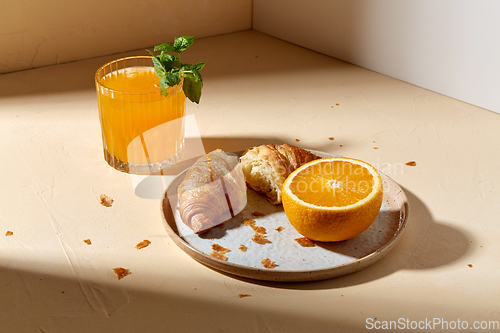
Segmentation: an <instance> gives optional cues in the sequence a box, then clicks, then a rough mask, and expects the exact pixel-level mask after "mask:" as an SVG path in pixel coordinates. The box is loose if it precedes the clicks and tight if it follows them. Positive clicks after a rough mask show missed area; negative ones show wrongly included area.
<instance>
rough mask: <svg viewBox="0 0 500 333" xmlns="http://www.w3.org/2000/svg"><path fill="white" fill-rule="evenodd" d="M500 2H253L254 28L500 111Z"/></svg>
mask: <svg viewBox="0 0 500 333" xmlns="http://www.w3.org/2000/svg"><path fill="white" fill-rule="evenodd" d="M499 13H500V1H498V0H474V1H470V0H440V1H435V0H405V1H402V0H309V1H308V2H307V5H306V4H305V2H304V1H302V0H254V21H253V29H255V30H258V31H261V32H264V33H266V34H269V35H271V36H275V37H278V38H281V39H284V40H286V41H289V42H292V43H295V44H298V45H301V46H304V47H306V48H309V49H312V50H315V51H318V52H321V53H324V54H327V55H330V56H332V57H335V58H338V59H341V60H344V61H347V62H350V63H353V64H356V65H358V66H361V67H364V68H368V69H371V70H374V71H377V72H380V73H383V74H386V75H389V76H392V77H395V78H397V79H400V80H403V81H406V82H410V83H413V84H415V85H418V86H421V87H424V88H426V89H430V90H432V91H436V92H438V93H441V94H444V95H447V96H450V97H453V98H456V99H459V100H462V101H465V102H468V103H471V104H474V105H477V106H480V107H483V108H486V109H489V110H492V111H496V112H500V98H499V97H498V96H499V92H500V79H499V78H500V35H499V34H500V19H499Z"/></svg>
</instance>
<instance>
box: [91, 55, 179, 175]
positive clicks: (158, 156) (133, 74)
mask: <svg viewBox="0 0 500 333" xmlns="http://www.w3.org/2000/svg"><path fill="white" fill-rule="evenodd" d="M136 58H137V57H134V58H124V59H120V60H117V61H115V62H112V63H110V64H111V65H109V64H108V65H109V66H108V65H105V66H103V67H101V69H100V70H99V71H98V73H97V74H96V87H97V100H98V106H99V119H100V122H101V131H102V140H103V147H104V156H105V159H106V161H107V162H108V163H109V164H110V165H111V166H113V167H114V168H116V169H118V170H120V171H124V172H129V173H141V174H149V173H154V172H157V171H159V170H161V169H163V168H165V167H168V166H171V165H173V164H175V162H177V160H178V159H179V158H180V155H181V153H182V148H183V142H184V137H183V135H184V126H183V117H184V115H185V110H186V96H185V95H184V92H183V91H182V84H179V85H177V86H174V87H170V88H169V89H168V95H167V96H162V95H161V94H160V87H159V84H158V82H159V78H158V77H157V76H156V74H155V72H154V68H153V66H152V61H151V58H150V57H138V58H139V61H137V59H136ZM120 61H122V63H118V62H120ZM113 63H114V64H113ZM106 66H108V67H107V68H105V67H106Z"/></svg>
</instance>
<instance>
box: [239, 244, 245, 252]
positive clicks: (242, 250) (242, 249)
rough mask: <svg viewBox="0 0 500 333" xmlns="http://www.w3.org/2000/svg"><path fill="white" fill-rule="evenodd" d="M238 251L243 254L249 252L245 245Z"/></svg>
mask: <svg viewBox="0 0 500 333" xmlns="http://www.w3.org/2000/svg"><path fill="white" fill-rule="evenodd" d="M238 250H240V251H241V252H247V247H246V246H245V245H243V244H241V245H240V247H239V248H238Z"/></svg>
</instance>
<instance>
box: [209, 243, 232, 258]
mask: <svg viewBox="0 0 500 333" xmlns="http://www.w3.org/2000/svg"><path fill="white" fill-rule="evenodd" d="M212 250H213V251H212V252H211V253H209V255H210V256H212V257H214V258H217V259H220V260H224V261H227V257H226V255H225V254H226V253H228V252H231V250H230V249H226V248H225V247H222V246H220V245H219V244H212Z"/></svg>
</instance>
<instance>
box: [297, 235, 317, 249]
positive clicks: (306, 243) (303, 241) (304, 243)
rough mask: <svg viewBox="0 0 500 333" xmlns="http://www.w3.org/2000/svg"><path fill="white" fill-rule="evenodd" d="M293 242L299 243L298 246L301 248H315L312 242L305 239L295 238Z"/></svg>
mask: <svg viewBox="0 0 500 333" xmlns="http://www.w3.org/2000/svg"><path fill="white" fill-rule="evenodd" d="M295 241H296V242H297V243H299V245H300V246H303V247H313V246H315V244H314V242H313V241H312V240H310V239H309V238H307V237H302V238H295Z"/></svg>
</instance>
